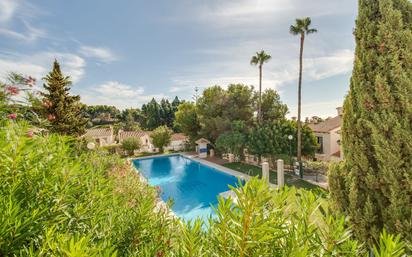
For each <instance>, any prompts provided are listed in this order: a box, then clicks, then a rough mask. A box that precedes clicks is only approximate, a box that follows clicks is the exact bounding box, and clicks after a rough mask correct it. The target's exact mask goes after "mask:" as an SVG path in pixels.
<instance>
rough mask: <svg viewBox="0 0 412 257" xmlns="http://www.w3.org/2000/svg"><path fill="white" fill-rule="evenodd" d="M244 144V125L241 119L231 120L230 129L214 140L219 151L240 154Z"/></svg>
mask: <svg viewBox="0 0 412 257" xmlns="http://www.w3.org/2000/svg"><path fill="white" fill-rule="evenodd" d="M245 144H246V133H245V125H244V123H243V122H242V121H234V122H232V129H231V130H230V131H228V132H225V133H223V134H221V135H220V136H219V137H218V138H217V140H216V148H217V149H218V151H220V152H221V153H233V154H235V155H236V156H241V155H242V152H243V148H244V146H245Z"/></svg>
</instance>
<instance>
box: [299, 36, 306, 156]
mask: <svg viewBox="0 0 412 257" xmlns="http://www.w3.org/2000/svg"><path fill="white" fill-rule="evenodd" d="M304 41H305V35H304V34H301V37H300V54H299V84H298V149H297V159H298V162H300V161H301V160H302V131H301V130H302V124H301V122H300V119H301V117H300V116H301V114H300V112H301V110H300V109H301V104H302V68H303V43H304Z"/></svg>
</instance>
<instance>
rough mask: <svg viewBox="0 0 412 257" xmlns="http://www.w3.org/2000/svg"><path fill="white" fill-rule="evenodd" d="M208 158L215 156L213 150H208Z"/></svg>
mask: <svg viewBox="0 0 412 257" xmlns="http://www.w3.org/2000/svg"><path fill="white" fill-rule="evenodd" d="M209 156H210V157H213V156H215V150H213V149H210V150H209Z"/></svg>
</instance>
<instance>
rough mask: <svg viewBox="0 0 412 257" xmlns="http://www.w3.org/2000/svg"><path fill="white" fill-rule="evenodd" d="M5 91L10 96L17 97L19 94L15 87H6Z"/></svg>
mask: <svg viewBox="0 0 412 257" xmlns="http://www.w3.org/2000/svg"><path fill="white" fill-rule="evenodd" d="M6 91H7V92H9V93H10V94H12V95H17V94H19V91H20V90H19V89H18V88H17V87H13V86H8V87H6Z"/></svg>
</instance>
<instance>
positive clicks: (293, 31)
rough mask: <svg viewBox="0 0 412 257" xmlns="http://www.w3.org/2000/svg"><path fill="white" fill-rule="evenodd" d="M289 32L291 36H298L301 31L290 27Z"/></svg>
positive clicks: (292, 26) (295, 27)
mask: <svg viewBox="0 0 412 257" xmlns="http://www.w3.org/2000/svg"><path fill="white" fill-rule="evenodd" d="M289 32H290V34H292V35H299V34H300V33H301V30H300V29H299V27H297V26H294V25H291V26H290V28H289Z"/></svg>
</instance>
